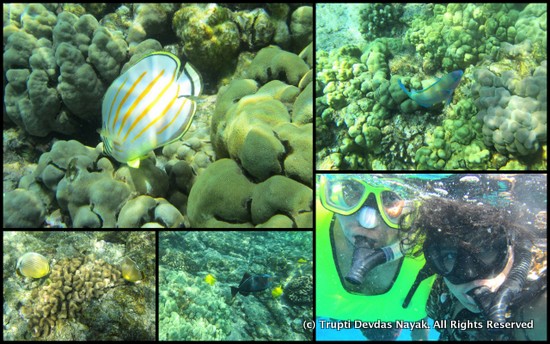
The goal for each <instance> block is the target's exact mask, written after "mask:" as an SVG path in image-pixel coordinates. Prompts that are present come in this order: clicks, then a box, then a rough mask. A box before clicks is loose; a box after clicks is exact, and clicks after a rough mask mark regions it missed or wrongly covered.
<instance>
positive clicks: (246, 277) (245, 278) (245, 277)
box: [239, 272, 251, 287]
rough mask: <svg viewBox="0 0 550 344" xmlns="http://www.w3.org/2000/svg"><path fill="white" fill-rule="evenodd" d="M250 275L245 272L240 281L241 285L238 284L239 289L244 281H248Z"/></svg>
mask: <svg viewBox="0 0 550 344" xmlns="http://www.w3.org/2000/svg"><path fill="white" fill-rule="evenodd" d="M250 276H251V275H250V274H249V273H248V272H245V273H244V275H243V279H242V280H241V283H239V287H240V286H241V285H243V283H244V282H246V280H248V279H249V278H250Z"/></svg>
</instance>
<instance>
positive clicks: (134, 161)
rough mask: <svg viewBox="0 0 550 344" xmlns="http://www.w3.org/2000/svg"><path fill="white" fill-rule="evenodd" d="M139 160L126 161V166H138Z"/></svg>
mask: <svg viewBox="0 0 550 344" xmlns="http://www.w3.org/2000/svg"><path fill="white" fill-rule="evenodd" d="M139 161H140V159H134V160H130V161H128V162H127V164H128V166H130V167H132V168H139Z"/></svg>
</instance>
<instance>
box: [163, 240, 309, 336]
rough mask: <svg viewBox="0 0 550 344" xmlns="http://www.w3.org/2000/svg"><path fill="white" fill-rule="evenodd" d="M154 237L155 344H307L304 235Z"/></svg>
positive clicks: (307, 276)
mask: <svg viewBox="0 0 550 344" xmlns="http://www.w3.org/2000/svg"><path fill="white" fill-rule="evenodd" d="M159 235H160V238H159V250H160V251H159V252H160V254H159V339H160V340H161V341H165V340H168V341H196V340H199V341H205V340H231V341H252V340H258V341H283V340H284V341H304V340H312V339H313V330H312V328H310V327H308V326H305V325H304V323H308V322H311V319H313V270H312V269H313V240H312V233H311V232H286V231H264V232H235V231H226V232H196V231H189V232H173V231H166V232H160V233H159Z"/></svg>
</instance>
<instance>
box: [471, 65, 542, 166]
mask: <svg viewBox="0 0 550 344" xmlns="http://www.w3.org/2000/svg"><path fill="white" fill-rule="evenodd" d="M474 78H475V80H476V81H477V83H476V84H475V85H474V86H473V87H472V95H473V96H474V97H475V101H476V106H477V108H478V109H479V110H480V111H479V112H478V114H477V118H478V119H479V120H481V121H483V137H484V141H485V144H487V145H488V146H494V147H495V149H496V150H497V151H498V152H499V153H502V154H508V153H510V154H516V155H520V156H523V155H529V154H532V153H534V152H536V151H537V150H539V148H540V145H541V144H542V143H545V142H546V124H547V110H546V95H547V93H546V92H547V89H546V81H547V76H546V61H543V63H542V64H541V66H540V67H538V68H537V69H535V71H534V72H533V75H532V76H527V77H525V78H521V77H520V76H519V75H517V73H515V72H514V71H505V72H503V73H502V76H501V78H499V77H497V76H496V75H495V74H493V73H492V72H491V71H489V70H487V69H485V68H480V69H477V70H476V71H475V72H474Z"/></svg>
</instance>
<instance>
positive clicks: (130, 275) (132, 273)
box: [120, 257, 145, 283]
mask: <svg viewBox="0 0 550 344" xmlns="http://www.w3.org/2000/svg"><path fill="white" fill-rule="evenodd" d="M120 270H121V272H122V278H124V279H125V280H127V281H128V282H133V283H135V282H137V281H141V280H142V279H144V278H145V274H144V273H143V272H142V271H141V270H140V269H139V267H138V266H137V264H136V262H134V261H133V260H131V259H130V258H128V257H124V259H123V260H122V264H121V267H120Z"/></svg>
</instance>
